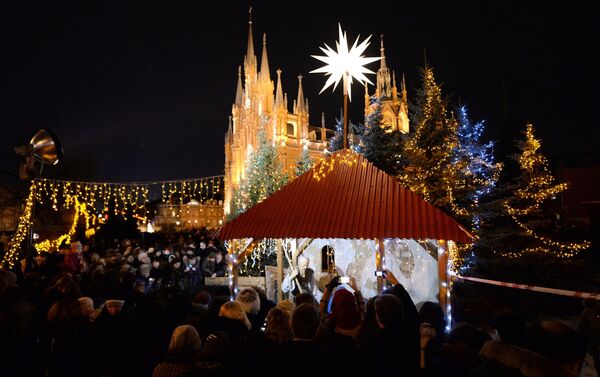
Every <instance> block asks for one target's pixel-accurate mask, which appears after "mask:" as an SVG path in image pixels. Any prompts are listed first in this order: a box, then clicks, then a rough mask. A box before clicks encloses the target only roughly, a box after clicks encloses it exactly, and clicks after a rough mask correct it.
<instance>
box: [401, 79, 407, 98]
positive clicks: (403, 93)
mask: <svg viewBox="0 0 600 377" xmlns="http://www.w3.org/2000/svg"><path fill="white" fill-rule="evenodd" d="M402 101H403V102H406V101H407V99H406V81H404V73H403V74H402Z"/></svg>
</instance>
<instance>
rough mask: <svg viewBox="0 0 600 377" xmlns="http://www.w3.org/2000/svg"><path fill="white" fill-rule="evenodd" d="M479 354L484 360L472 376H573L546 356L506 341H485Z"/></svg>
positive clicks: (573, 375)
mask: <svg viewBox="0 0 600 377" xmlns="http://www.w3.org/2000/svg"><path fill="white" fill-rule="evenodd" d="M479 355H480V356H481V357H482V358H483V360H485V361H486V362H485V363H484V365H483V366H481V367H478V368H475V369H474V370H473V372H472V373H471V376H472V377H479V376H489V377H496V376H498V377H500V376H502V377H504V376H506V377H510V376H524V377H575V376H576V375H575V374H573V373H571V371H569V370H568V369H567V368H565V367H564V366H563V365H561V364H559V363H558V362H556V361H554V360H551V359H549V358H547V357H544V356H542V355H539V354H537V353H534V352H531V351H529V350H526V349H524V348H520V347H517V346H513V345H511V344H508V343H504V342H500V341H495V340H490V341H487V342H486V343H485V344H484V345H483V348H482V349H481V351H480V352H479Z"/></svg>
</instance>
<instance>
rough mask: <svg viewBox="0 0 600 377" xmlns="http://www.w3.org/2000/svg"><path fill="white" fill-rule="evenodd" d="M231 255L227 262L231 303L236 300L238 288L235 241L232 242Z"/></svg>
mask: <svg viewBox="0 0 600 377" xmlns="http://www.w3.org/2000/svg"><path fill="white" fill-rule="evenodd" d="M231 242H232V244H233V245H232V246H233V247H232V248H231V249H232V250H231V255H229V258H228V260H227V272H228V275H229V301H233V300H235V295H236V293H237V286H238V264H237V257H238V254H237V250H236V247H235V240H232V241H231Z"/></svg>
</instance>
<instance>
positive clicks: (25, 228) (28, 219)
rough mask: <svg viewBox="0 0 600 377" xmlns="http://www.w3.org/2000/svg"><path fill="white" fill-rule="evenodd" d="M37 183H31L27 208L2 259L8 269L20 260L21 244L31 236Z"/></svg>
mask: <svg viewBox="0 0 600 377" xmlns="http://www.w3.org/2000/svg"><path fill="white" fill-rule="evenodd" d="M35 190H36V185H35V182H32V183H31V186H29V194H28V195H27V199H26V200H25V208H24V210H23V214H22V215H21V217H20V218H19V225H18V226H17V231H16V232H15V234H14V235H13V237H12V239H11V242H10V247H9V248H8V250H7V251H6V254H5V255H4V258H3V259H2V263H1V265H2V267H3V268H6V267H8V269H12V268H13V267H14V266H15V263H16V262H18V261H19V250H21V245H22V244H23V242H24V241H25V240H26V239H27V237H29V229H30V227H31V225H32V222H33V219H32V216H31V214H32V210H33V204H34V201H35V194H36V191H35Z"/></svg>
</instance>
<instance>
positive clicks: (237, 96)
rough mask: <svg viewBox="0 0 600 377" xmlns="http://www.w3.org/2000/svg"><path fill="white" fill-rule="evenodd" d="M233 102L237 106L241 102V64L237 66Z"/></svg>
mask: <svg viewBox="0 0 600 377" xmlns="http://www.w3.org/2000/svg"><path fill="white" fill-rule="evenodd" d="M235 104H236V105H238V106H239V105H241V104H242V66H239V67H238V82H237V89H236V91H235Z"/></svg>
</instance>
